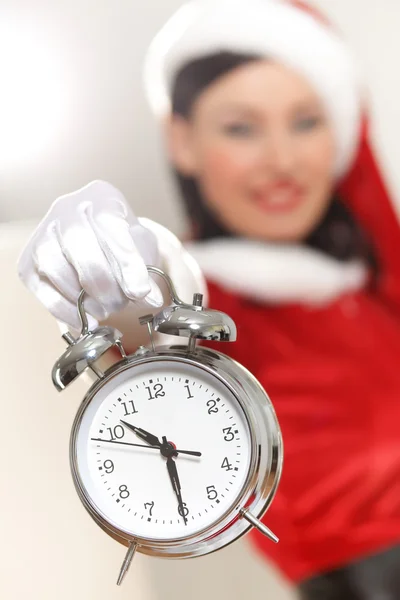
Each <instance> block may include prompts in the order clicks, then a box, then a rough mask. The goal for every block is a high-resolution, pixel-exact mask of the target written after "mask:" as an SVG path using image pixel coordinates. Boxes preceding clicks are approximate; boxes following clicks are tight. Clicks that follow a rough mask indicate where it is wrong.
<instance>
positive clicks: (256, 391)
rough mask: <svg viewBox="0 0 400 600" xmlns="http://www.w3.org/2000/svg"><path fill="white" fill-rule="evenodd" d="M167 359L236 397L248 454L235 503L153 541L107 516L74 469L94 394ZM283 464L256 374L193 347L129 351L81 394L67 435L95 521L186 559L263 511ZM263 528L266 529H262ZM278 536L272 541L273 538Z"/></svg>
mask: <svg viewBox="0 0 400 600" xmlns="http://www.w3.org/2000/svg"><path fill="white" fill-rule="evenodd" d="M165 360H168V361H169V362H170V361H172V362H176V363H178V364H182V365H185V364H186V365H191V366H192V367H196V368H198V369H200V370H202V371H206V372H208V373H209V374H210V375H212V376H214V377H216V378H217V379H218V380H219V381H220V382H221V383H222V384H223V385H225V386H226V388H228V390H229V391H230V392H231V394H233V396H234V397H235V398H236V400H237V402H238V404H239V405H240V406H241V408H242V410H243V412H244V415H245V417H246V419H247V421H248V425H249V431H250V439H251V458H250V465H249V469H248V475H247V478H246V481H245V484H244V486H243V487H242V490H241V492H240V494H239V496H238V497H236V499H235V502H234V504H232V505H231V506H230V508H229V509H228V510H227V511H226V512H225V513H224V515H222V517H220V518H219V519H218V520H217V521H215V522H213V523H212V524H211V525H210V526H208V527H206V528H204V529H202V530H201V531H199V532H196V533H195V534H192V535H190V536H188V537H184V538H182V537H180V538H174V539H170V540H162V541H160V540H154V539H151V538H144V537H134V536H132V535H131V534H128V533H127V532H126V531H124V530H122V529H119V528H117V527H116V526H114V525H113V524H112V523H110V522H109V521H108V520H107V517H106V515H104V514H103V513H102V512H101V511H100V510H99V509H98V508H97V507H96V505H95V503H94V502H93V501H92V499H91V497H90V496H89V494H88V492H87V490H86V488H85V484H84V481H83V480H82V477H81V474H80V472H79V467H78V460H77V436H78V432H79V428H80V426H81V423H82V418H83V415H84V413H85V411H86V409H87V408H88V406H89V404H90V402H91V401H92V399H93V398H94V396H95V395H96V393H97V392H98V391H99V390H100V389H101V388H102V387H103V386H104V385H105V384H106V383H109V382H110V381H112V380H113V379H114V378H116V377H117V376H118V375H119V374H120V373H122V372H123V371H126V370H127V369H132V370H134V369H135V367H136V366H138V365H143V364H146V363H153V364H154V363H156V362H162V361H165ZM282 464H283V442H282V436H281V432H280V427H279V424H278V420H277V418H276V414H275V411H274V408H273V405H272V403H271V401H270V399H269V397H268V394H267V393H266V392H265V390H264V389H263V387H262V386H261V385H260V384H259V382H258V381H257V379H256V378H255V377H254V376H253V375H252V374H251V373H250V372H249V371H248V370H247V369H246V368H245V367H243V366H242V365H240V364H239V363H237V362H236V361H234V360H232V359H231V358H230V357H228V356H226V355H225V354H223V353H221V352H218V351H215V350H210V349H208V348H205V347H201V346H198V347H196V348H195V350H194V351H191V352H188V346H180V345H170V346H159V347H156V348H154V350H153V351H151V350H148V351H146V352H145V353H144V354H143V352H140V353H139V354H136V355H135V354H133V355H130V356H127V357H125V358H123V359H122V360H120V361H119V362H117V363H115V364H114V365H113V366H112V367H110V368H109V369H107V371H105V372H104V374H103V376H102V377H101V379H99V380H98V381H96V382H95V383H94V384H93V385H92V386H91V388H90V389H89V390H88V392H87V393H86V395H85V397H84V399H83V401H82V403H81V405H80V407H79V409H78V412H77V414H76V417H75V420H74V423H73V426H72V431H71V437H70V465H71V471H72V476H73V481H74V484H75V488H76V490H77V493H78V495H79V497H80V499H81V501H82V503H83V505H84V507H85V508H86V510H87V511H88V512H89V514H90V515H91V517H92V518H93V519H94V521H95V522H96V523H97V524H98V525H99V526H100V527H101V528H102V529H103V530H104V531H105V532H106V533H107V534H108V535H110V536H111V537H112V538H114V539H115V540H116V541H118V542H120V543H121V544H123V545H125V546H129V547H131V548H133V549H135V550H137V551H139V552H142V553H144V554H148V555H151V556H156V557H164V558H180V559H181V558H191V557H195V556H201V555H204V554H209V553H211V552H215V551H216V550H219V549H221V548H223V547H225V546H227V545H229V544H231V543H232V542H234V541H235V540H237V539H238V538H240V537H241V536H242V535H244V534H245V533H246V532H247V531H248V530H249V529H250V528H251V527H252V525H255V524H256V523H257V520H259V519H261V517H262V516H263V515H264V514H265V512H266V511H267V509H268V507H269V505H270V504H271V502H272V500H273V497H274V495H275V492H276V489H277V487H278V484H279V479H280V476H281V472H282ZM265 529H267V528H265ZM275 541H277V540H275Z"/></svg>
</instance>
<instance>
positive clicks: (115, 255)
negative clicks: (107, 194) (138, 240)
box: [88, 210, 162, 306]
mask: <svg viewBox="0 0 400 600" xmlns="http://www.w3.org/2000/svg"><path fill="white" fill-rule="evenodd" d="M88 218H89V220H90V222H91V224H92V227H93V230H94V231H95V233H96V236H97V239H98V241H99V244H100V246H101V247H102V249H103V251H104V253H105V255H106V257H107V260H108V262H109V264H110V267H111V269H112V271H113V273H114V276H115V278H116V280H117V282H118V284H119V285H120V287H121V290H122V291H123V293H124V294H125V295H126V296H127V297H128V298H130V299H132V300H140V299H143V298H145V299H146V300H147V301H148V302H149V303H150V304H153V305H155V306H161V304H162V295H161V292H160V291H159V289H158V286H157V285H156V284H155V283H154V282H153V281H152V280H151V279H150V277H149V273H148V271H147V267H146V264H145V262H144V260H143V258H142V255H141V253H140V252H139V250H138V248H137V246H136V244H135V240H134V239H133V238H132V235H131V232H130V229H131V227H130V225H129V223H128V222H127V221H126V220H125V219H121V217H120V216H117V215H116V214H106V213H102V212H98V213H97V214H96V215H95V214H94V213H93V212H92V211H90V210H89V211H88Z"/></svg>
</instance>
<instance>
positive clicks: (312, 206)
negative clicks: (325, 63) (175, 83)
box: [169, 60, 335, 241]
mask: <svg viewBox="0 0 400 600" xmlns="http://www.w3.org/2000/svg"><path fill="white" fill-rule="evenodd" d="M169 141H170V152H171V158H172V161H173V163H174V165H175V166H176V168H177V169H178V171H180V172H181V173H183V174H185V175H187V176H192V177H194V178H196V180H197V182H198V185H199V187H200V190H201V192H202V194H203V197H204V200H205V202H206V203H207V206H208V207H209V209H211V211H212V212H213V213H214V214H215V215H216V217H217V219H218V220H219V221H220V223H221V224H222V225H224V226H225V228H227V229H228V230H229V231H231V232H233V233H235V234H238V235H242V236H248V237H251V238H257V239H262V240H271V241H296V240H301V239H303V238H304V237H306V236H307V235H308V234H309V233H310V232H311V231H312V230H313V229H314V228H315V226H316V225H317V224H318V222H319V221H320V219H321V218H322V216H323V214H324V212H325V210H326V208H327V206H328V203H329V201H330V197H331V193H332V188H333V182H334V179H333V167H334V160H335V144H334V137H333V132H332V129H331V126H330V124H329V123H328V120H327V117H326V115H325V113H324V111H323V108H322V105H321V103H320V101H319V99H318V98H317V96H316V94H315V92H314V91H313V89H312V88H311V87H310V85H309V84H308V83H307V81H305V80H304V79H303V78H302V77H301V76H299V75H297V74H296V73H295V72H293V71H291V70H290V69H288V68H286V67H284V66H282V65H280V64H277V63H274V62H270V61H264V60H260V61H254V62H251V63H249V64H247V65H245V66H241V67H238V68H237V69H235V70H233V71H231V72H230V73H228V74H227V75H224V76H222V77H220V78H219V79H218V80H217V81H216V82H214V83H213V84H211V85H210V86H209V87H208V88H207V89H206V90H205V91H204V92H203V93H202V94H201V95H200V96H199V98H198V99H197V101H196V102H195V104H194V106H193V110H192V112H191V116H190V118H189V119H188V120H186V119H183V118H182V117H178V116H174V117H173V119H172V122H171V127H170V129H169Z"/></svg>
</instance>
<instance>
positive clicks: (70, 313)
mask: <svg viewBox="0 0 400 600" xmlns="http://www.w3.org/2000/svg"><path fill="white" fill-rule="evenodd" d="M25 284H26V286H27V288H28V289H29V290H30V291H31V292H33V294H34V295H35V296H36V298H37V299H38V300H39V302H41V303H42V304H43V306H44V307H45V308H46V309H47V310H48V311H49V312H50V314H52V315H53V316H54V317H55V318H56V319H58V320H59V321H62V322H63V323H65V324H66V325H67V326H68V327H71V328H72V329H74V330H76V331H80V330H81V322H80V319H79V315H78V310H77V305H76V304H75V303H73V302H70V300H67V298H65V296H63V294H61V293H60V292H59V291H58V290H57V289H56V288H55V287H54V285H53V284H52V283H51V282H49V281H47V280H46V279H45V278H42V277H40V276H39V274H38V273H37V272H35V271H32V272H31V273H30V274H29V276H28V277H27V279H26V281H25ZM84 306H85V309H87V311H88V312H89V309H88V308H87V306H86V303H85V302H84ZM87 319H88V325H89V329H90V330H93V329H95V328H96V327H97V325H98V322H97V320H96V319H94V318H93V317H92V316H91V315H90V314H87Z"/></svg>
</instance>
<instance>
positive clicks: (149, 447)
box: [90, 438, 201, 456]
mask: <svg viewBox="0 0 400 600" xmlns="http://www.w3.org/2000/svg"><path fill="white" fill-rule="evenodd" d="M90 439H91V440H93V442H106V444H122V445H123V446H136V447H137V448H148V449H149V450H159V448H157V446H146V444H131V443H129V442H117V441H116V440H102V439H101V438H90ZM175 452H178V454H189V455H190V456H201V452H195V451H193V450H175Z"/></svg>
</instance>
